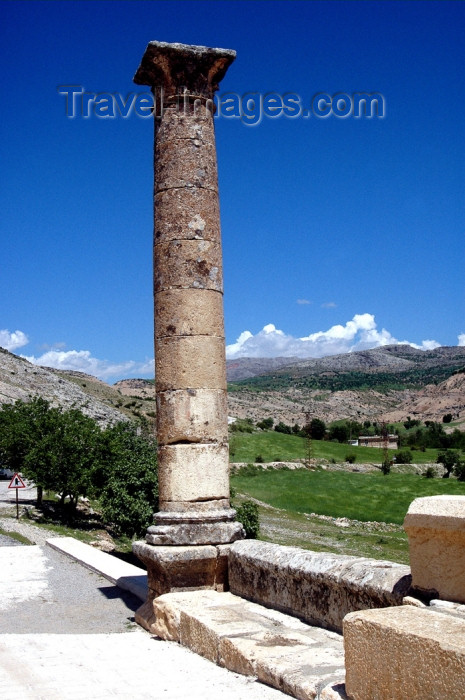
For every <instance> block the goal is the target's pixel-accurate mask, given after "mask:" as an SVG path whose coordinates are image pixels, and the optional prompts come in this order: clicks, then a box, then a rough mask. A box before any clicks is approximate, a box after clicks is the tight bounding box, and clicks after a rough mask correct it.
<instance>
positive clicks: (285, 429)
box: [274, 421, 292, 435]
mask: <svg viewBox="0 0 465 700" xmlns="http://www.w3.org/2000/svg"><path fill="white" fill-rule="evenodd" d="M274 429H275V430H276V432H277V433H286V435H291V434H292V428H291V426H290V425H286V424H285V423H283V422H282V421H279V423H278V424H277V425H275V427H274Z"/></svg>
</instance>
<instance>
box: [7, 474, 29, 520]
mask: <svg viewBox="0 0 465 700" xmlns="http://www.w3.org/2000/svg"><path fill="white" fill-rule="evenodd" d="M8 488H9V489H16V520H19V497H18V489H25V488H26V484H25V483H24V481H23V480H22V479H21V477H20V475H19V474H17V473H16V474H13V477H12V479H11V481H10V484H9V486H8Z"/></svg>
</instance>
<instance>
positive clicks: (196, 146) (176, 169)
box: [155, 138, 218, 193]
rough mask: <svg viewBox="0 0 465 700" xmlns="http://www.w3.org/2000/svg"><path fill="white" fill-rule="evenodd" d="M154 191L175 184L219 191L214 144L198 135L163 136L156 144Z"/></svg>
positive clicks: (169, 187) (168, 188)
mask: <svg viewBox="0 0 465 700" xmlns="http://www.w3.org/2000/svg"><path fill="white" fill-rule="evenodd" d="M155 162H156V180H155V192H156V193H158V192H162V191H163V190H170V189H173V188H175V187H196V188H198V187H201V188H204V189H208V190H213V191H214V192H216V191H217V190H218V173H217V166H216V148H215V145H214V144H212V143H208V142H202V141H200V140H198V139H176V140H167V141H165V140H160V139H158V138H157V142H156V147H155Z"/></svg>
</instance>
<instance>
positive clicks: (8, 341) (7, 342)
mask: <svg viewBox="0 0 465 700" xmlns="http://www.w3.org/2000/svg"><path fill="white" fill-rule="evenodd" d="M28 342H29V338H28V337H27V335H26V334H25V333H23V331H13V333H10V331H8V330H6V329H5V330H3V331H2V330H0V347H1V348H4V349H5V350H10V352H11V351H12V350H16V349H17V348H22V347H23V345H27V344H28Z"/></svg>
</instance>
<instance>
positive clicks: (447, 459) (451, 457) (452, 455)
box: [436, 450, 460, 479]
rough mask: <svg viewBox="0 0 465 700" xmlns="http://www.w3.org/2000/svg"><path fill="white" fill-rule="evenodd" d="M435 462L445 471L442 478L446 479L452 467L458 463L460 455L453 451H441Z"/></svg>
mask: <svg viewBox="0 0 465 700" xmlns="http://www.w3.org/2000/svg"><path fill="white" fill-rule="evenodd" d="M436 462H437V463H438V464H442V466H443V467H444V469H445V472H444V474H443V476H442V478H443V479H448V478H449V477H450V475H451V472H452V470H453V469H454V467H455V466H456V465H457V464H458V463H459V462H460V455H459V453H458V452H456V451H455V450H442V451H441V452H439V453H438V457H437V460H436Z"/></svg>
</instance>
